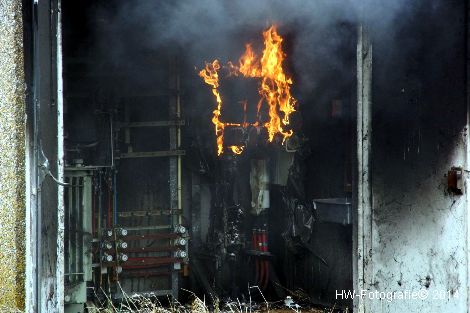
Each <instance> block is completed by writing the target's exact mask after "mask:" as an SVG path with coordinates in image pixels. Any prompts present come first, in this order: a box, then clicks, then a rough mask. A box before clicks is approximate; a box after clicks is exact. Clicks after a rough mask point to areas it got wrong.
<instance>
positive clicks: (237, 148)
mask: <svg viewBox="0 0 470 313" xmlns="http://www.w3.org/2000/svg"><path fill="white" fill-rule="evenodd" d="M228 148H229V149H230V150H232V152H233V153H235V154H242V152H243V149H244V147H243V146H229V147H228Z"/></svg>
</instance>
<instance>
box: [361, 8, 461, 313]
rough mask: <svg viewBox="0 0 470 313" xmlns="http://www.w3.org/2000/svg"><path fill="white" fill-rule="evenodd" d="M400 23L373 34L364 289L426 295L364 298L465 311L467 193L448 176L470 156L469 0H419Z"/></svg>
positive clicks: (375, 306)
mask: <svg viewBox="0 0 470 313" xmlns="http://www.w3.org/2000/svg"><path fill="white" fill-rule="evenodd" d="M399 23H401V26H400V27H399V29H398V30H397V32H396V33H394V34H390V37H387V38H375V39H374V63H373V86H374V87H373V101H372V103H373V104H372V107H373V114H372V121H373V122H372V129H373V141H372V153H371V162H372V163H371V164H372V172H371V182H372V184H371V187H372V217H371V221H370V222H371V232H369V233H366V234H365V235H366V236H370V237H369V239H370V241H371V249H370V250H367V251H364V252H365V253H367V256H366V259H367V262H365V267H364V273H365V274H364V275H365V277H366V278H367V279H366V285H365V287H367V288H369V289H370V290H372V291H375V290H377V291H385V292H393V291H405V290H409V291H420V290H425V292H427V296H426V297H425V299H416V300H412V299H411V300H398V299H397V300H393V301H392V302H388V301H386V300H385V301H380V300H367V299H366V300H365V301H366V305H365V309H366V310H365V311H366V312H373V313H380V312H433V313H437V312H468V305H467V302H468V295H467V289H468V265H469V264H468V247H467V245H468V231H467V228H468V206H467V199H466V197H467V196H466V195H463V196H456V195H453V194H450V193H449V192H448V191H447V180H446V177H445V176H446V174H447V171H448V170H449V169H450V167H451V166H464V167H465V165H466V157H467V151H466V149H467V137H468V130H467V99H466V90H467V86H466V79H467V78H466V66H467V64H466V42H467V39H466V36H467V30H466V25H465V23H466V6H465V1H440V2H439V1H436V2H435V3H434V4H433V5H432V6H431V5H429V3H428V2H426V1H417V2H416V8H415V11H413V12H412V13H410V14H408V15H404V16H401V17H400V21H399ZM469 191H470V190H468V189H467V191H466V193H468V192H469ZM441 292H442V295H441ZM422 295H425V294H424V292H423V293H422Z"/></svg>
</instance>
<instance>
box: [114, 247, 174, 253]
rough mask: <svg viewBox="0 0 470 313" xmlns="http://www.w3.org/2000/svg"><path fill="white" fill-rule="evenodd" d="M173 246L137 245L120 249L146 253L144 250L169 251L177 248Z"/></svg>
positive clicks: (128, 251)
mask: <svg viewBox="0 0 470 313" xmlns="http://www.w3.org/2000/svg"><path fill="white" fill-rule="evenodd" d="M178 249H179V248H178V247H175V246H164V247H139V248H126V249H122V250H123V251H125V252H127V253H146V252H170V251H176V250H178Z"/></svg>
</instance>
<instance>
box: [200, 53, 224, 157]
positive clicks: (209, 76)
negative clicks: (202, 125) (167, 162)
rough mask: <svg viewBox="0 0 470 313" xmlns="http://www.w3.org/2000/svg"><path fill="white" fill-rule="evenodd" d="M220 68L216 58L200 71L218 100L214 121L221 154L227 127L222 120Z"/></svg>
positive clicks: (218, 153)
mask: <svg viewBox="0 0 470 313" xmlns="http://www.w3.org/2000/svg"><path fill="white" fill-rule="evenodd" d="M219 70H220V64H219V61H218V60H214V61H213V62H212V63H206V66H205V68H204V69H202V70H201V71H200V72H199V76H201V77H202V78H203V79H204V82H205V83H206V84H208V85H209V86H211V87H212V94H213V95H214V96H215V100H216V102H217V108H216V109H215V110H214V111H213V112H212V113H213V116H212V123H213V124H214V126H215V135H216V136H217V155H221V154H222V152H224V129H225V124H224V123H222V122H221V121H220V115H221V110H222V97H221V96H220V92H219Z"/></svg>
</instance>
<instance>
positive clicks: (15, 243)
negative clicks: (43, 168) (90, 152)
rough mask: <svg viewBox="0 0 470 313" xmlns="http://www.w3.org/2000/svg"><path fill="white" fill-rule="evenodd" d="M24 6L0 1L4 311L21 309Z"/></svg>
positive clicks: (0, 303)
mask: <svg viewBox="0 0 470 313" xmlns="http://www.w3.org/2000/svg"><path fill="white" fill-rule="evenodd" d="M23 69H24V67H23V28H22V12H21V1H17V0H1V1H0V234H1V235H0V282H1V283H0V311H2V309H4V308H18V309H20V308H23V306H24V272H25V269H24V267H25V259H24V254H25V249H24V247H25V245H24V233H25V225H24V220H25V218H24V217H25V190H26V189H25V139H24V130H25V81H24V70H23Z"/></svg>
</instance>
